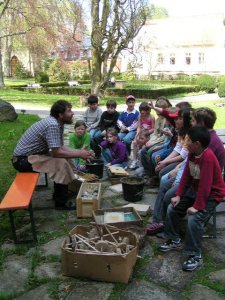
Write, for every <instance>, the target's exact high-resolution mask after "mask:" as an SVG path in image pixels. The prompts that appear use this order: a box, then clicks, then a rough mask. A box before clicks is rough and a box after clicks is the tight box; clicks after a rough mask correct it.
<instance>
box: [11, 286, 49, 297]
mask: <svg viewBox="0 0 225 300" xmlns="http://www.w3.org/2000/svg"><path fill="white" fill-rule="evenodd" d="M14 299H15V300H31V299H32V300H50V299H52V298H51V297H50V296H49V294H48V285H47V284H46V285H41V286H39V287H37V288H35V289H33V290H31V291H29V292H27V293H25V294H22V295H21V296H19V297H16V298H14Z"/></svg>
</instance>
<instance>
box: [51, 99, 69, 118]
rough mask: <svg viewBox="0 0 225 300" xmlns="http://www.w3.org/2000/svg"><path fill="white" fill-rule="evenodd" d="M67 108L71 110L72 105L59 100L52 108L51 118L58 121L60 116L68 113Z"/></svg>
mask: <svg viewBox="0 0 225 300" xmlns="http://www.w3.org/2000/svg"><path fill="white" fill-rule="evenodd" d="M67 107H68V108H71V107H72V105H71V104H70V103H69V102H67V101H66V100H59V101H57V102H55V103H54V104H53V105H52V107H51V110H50V116H52V117H54V118H56V119H58V117H59V114H63V113H64V112H65V111H66V109H67Z"/></svg>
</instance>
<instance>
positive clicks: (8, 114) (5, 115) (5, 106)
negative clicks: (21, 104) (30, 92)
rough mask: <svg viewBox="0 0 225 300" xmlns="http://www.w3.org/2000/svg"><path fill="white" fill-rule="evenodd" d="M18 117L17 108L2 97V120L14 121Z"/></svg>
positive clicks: (0, 106)
mask: <svg viewBox="0 0 225 300" xmlns="http://www.w3.org/2000/svg"><path fill="white" fill-rule="evenodd" d="M16 119H17V113H16V111H15V108H14V107H13V106H12V105H11V104H10V103H9V102H6V101H4V100H2V99H0V122H2V121H14V120H16Z"/></svg>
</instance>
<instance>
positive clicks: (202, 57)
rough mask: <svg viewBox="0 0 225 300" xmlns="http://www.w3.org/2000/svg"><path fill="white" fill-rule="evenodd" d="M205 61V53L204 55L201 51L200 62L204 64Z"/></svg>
mask: <svg viewBox="0 0 225 300" xmlns="http://www.w3.org/2000/svg"><path fill="white" fill-rule="evenodd" d="M204 62H205V55H204V53H203V52H200V53H199V54H198V63H199V64H200V65H202V64H204Z"/></svg>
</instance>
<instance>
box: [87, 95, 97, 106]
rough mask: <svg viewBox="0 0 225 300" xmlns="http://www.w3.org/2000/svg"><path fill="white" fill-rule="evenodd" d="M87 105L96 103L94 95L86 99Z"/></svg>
mask: <svg viewBox="0 0 225 300" xmlns="http://www.w3.org/2000/svg"><path fill="white" fill-rule="evenodd" d="M87 103H88V104H95V103H98V97H97V96H95V95H90V96H89V97H88V98H87Z"/></svg>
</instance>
